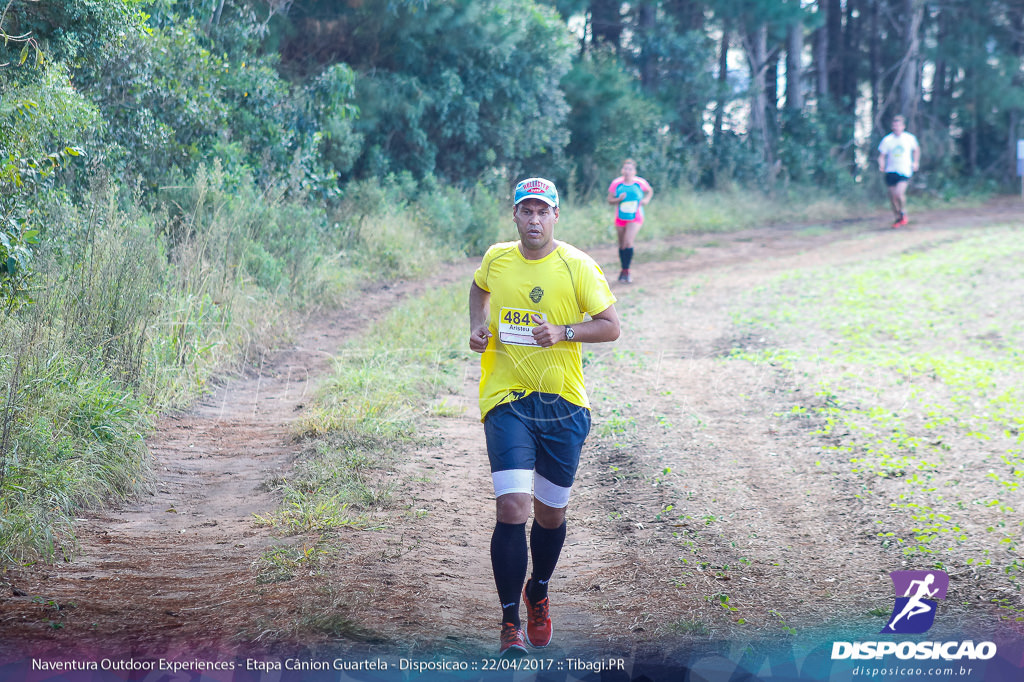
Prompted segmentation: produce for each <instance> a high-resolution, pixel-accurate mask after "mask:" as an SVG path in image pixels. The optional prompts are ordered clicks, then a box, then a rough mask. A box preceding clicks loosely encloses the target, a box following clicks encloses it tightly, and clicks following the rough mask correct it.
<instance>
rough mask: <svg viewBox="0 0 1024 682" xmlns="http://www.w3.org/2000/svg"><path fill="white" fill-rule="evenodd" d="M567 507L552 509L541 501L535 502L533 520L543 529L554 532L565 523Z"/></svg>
mask: <svg viewBox="0 0 1024 682" xmlns="http://www.w3.org/2000/svg"><path fill="white" fill-rule="evenodd" d="M565 509H566V508H565V507H550V506H548V505H546V504H544V503H543V502H541V501H540V500H534V501H533V518H535V519H536V520H537V523H538V524H539V525H540V527H541V528H545V529H547V530H554V529H555V528H558V527H560V526H561V525H562V524H563V523H565Z"/></svg>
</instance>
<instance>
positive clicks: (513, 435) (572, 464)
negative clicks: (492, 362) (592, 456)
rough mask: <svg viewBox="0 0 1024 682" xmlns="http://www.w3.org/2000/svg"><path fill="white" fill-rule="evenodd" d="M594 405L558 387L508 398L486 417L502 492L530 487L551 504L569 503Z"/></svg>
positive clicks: (498, 491)
mask: <svg viewBox="0 0 1024 682" xmlns="http://www.w3.org/2000/svg"><path fill="white" fill-rule="evenodd" d="M589 433H590V410H588V409H586V408H585V407H580V406H579V405H574V404H572V403H570V402H569V401H568V400H566V399H565V398H563V397H561V396H559V395H558V394H555V393H536V392H535V393H530V394H529V395H527V396H526V397H524V398H520V399H519V400H514V401H512V402H509V403H502V404H501V405H498V406H497V407H494V408H492V409H491V411H490V412H488V413H487V416H486V418H485V419H484V435H485V436H486V438H487V456H488V458H489V459H490V461H491V478H492V480H493V482H494V494H495V496H497V497H501V496H502V495H505V494H508V493H530V492H531V484H532V492H533V495H534V497H536V498H537V499H538V500H540V501H541V502H543V503H544V504H546V505H548V506H549V507H557V508H561V507H565V506H566V505H568V503H569V491H570V490H571V489H572V484H573V481H574V480H575V479H576V469H577V468H579V463H580V451H581V450H582V449H583V441H585V440H586V438H587V434H589Z"/></svg>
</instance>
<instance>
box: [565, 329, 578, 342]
mask: <svg viewBox="0 0 1024 682" xmlns="http://www.w3.org/2000/svg"><path fill="white" fill-rule="evenodd" d="M574 338H576V332H574V331H573V330H572V327H566V328H565V340H566V341H572V340H573V339H574Z"/></svg>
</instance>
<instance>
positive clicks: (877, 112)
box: [868, 0, 885, 131]
mask: <svg viewBox="0 0 1024 682" xmlns="http://www.w3.org/2000/svg"><path fill="white" fill-rule="evenodd" d="M878 3H879V0H873V2H872V3H871V18H870V19H869V25H870V28H869V30H868V35H869V38H868V40H869V41H870V44H869V46H868V68H869V69H870V70H871V121H872V123H873V128H874V129H875V130H878V131H881V130H884V129H885V128H884V126H883V125H882V43H881V41H882V37H881V23H880V22H881V17H880V10H879V7H878Z"/></svg>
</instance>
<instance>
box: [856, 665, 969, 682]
mask: <svg viewBox="0 0 1024 682" xmlns="http://www.w3.org/2000/svg"><path fill="white" fill-rule="evenodd" d="M852 674H853V676H854V677H857V678H864V679H872V678H878V679H882V678H886V677H895V678H897V679H900V680H905V679H908V678H910V679H924V678H927V677H932V678H935V679H937V680H941V679H961V678H962V679H965V680H970V679H976V680H981V679H982V678H981V675H974V668H972V667H971V666H969V665H952V666H941V667H936V668H915V667H914V666H902V665H891V666H872V665H859V666H857V667H856V668H854V669H853V671H852Z"/></svg>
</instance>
